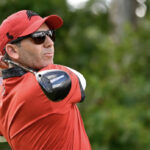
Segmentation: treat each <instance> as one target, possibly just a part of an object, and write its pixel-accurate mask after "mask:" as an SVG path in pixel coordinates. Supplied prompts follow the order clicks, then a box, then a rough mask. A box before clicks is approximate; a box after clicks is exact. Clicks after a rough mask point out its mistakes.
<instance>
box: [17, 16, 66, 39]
mask: <svg viewBox="0 0 150 150" xmlns="http://www.w3.org/2000/svg"><path fill="white" fill-rule="evenodd" d="M43 23H46V24H47V25H48V27H49V29H52V30H56V29H58V28H60V27H61V26H62V25H63V20H62V19H61V17H59V16H57V15H50V16H48V17H45V18H41V19H40V20H37V21H35V22H34V23H33V24H32V25H30V26H29V27H28V28H27V29H26V30H25V31H24V32H23V33H22V34H21V35H20V37H21V36H26V35H28V34H31V33H33V32H35V31H36V30H38V29H39V28H40V26H41V25H42V24H43Z"/></svg>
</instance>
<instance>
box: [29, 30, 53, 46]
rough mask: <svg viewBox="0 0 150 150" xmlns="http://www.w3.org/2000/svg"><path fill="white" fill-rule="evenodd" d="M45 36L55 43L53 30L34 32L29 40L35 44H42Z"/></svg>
mask: <svg viewBox="0 0 150 150" xmlns="http://www.w3.org/2000/svg"><path fill="white" fill-rule="evenodd" d="M46 36H49V37H50V38H51V40H52V41H53V42H54V41H55V31H53V30H49V31H39V32H35V33H33V34H32V35H31V38H32V39H33V41H34V43H35V44H42V43H44V41H45V39H46Z"/></svg>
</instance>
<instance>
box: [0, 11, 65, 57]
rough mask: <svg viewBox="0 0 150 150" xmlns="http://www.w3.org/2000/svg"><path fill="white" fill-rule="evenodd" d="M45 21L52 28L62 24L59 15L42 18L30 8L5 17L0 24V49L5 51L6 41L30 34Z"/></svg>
mask: <svg viewBox="0 0 150 150" xmlns="http://www.w3.org/2000/svg"><path fill="white" fill-rule="evenodd" d="M43 23H46V24H47V25H48V27H49V28H50V29H52V30H56V29H58V28H60V27H61V26H62V24H63V20H62V19H61V17H59V16H57V15H50V16H47V17H44V18H42V17H41V16H39V15H38V14H37V13H35V12H33V11H31V10H21V11H19V12H16V13H14V14H12V15H10V16H9V17H7V18H6V19H5V20H4V21H3V22H2V24H1V25H0V51H1V52H2V54H4V53H5V51H4V47H5V45H6V44H7V43H8V42H11V41H12V40H15V39H17V38H18V37H22V36H25V35H28V34H31V33H33V32H35V31H36V30H38V28H39V27H40V26H41V25H42V24H43Z"/></svg>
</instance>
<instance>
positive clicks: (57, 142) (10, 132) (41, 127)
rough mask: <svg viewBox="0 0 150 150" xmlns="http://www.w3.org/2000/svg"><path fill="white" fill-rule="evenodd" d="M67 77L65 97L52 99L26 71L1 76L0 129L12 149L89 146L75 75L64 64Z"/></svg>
mask: <svg viewBox="0 0 150 150" xmlns="http://www.w3.org/2000/svg"><path fill="white" fill-rule="evenodd" d="M48 69H59V70H63V71H65V72H67V74H68V75H69V76H70V79H71V90H70V92H69V94H68V95H67V97H66V98H64V99H63V100H61V101H59V102H53V101H51V100H50V99H48V98H47V96H46V95H45V94H44V92H43V91H42V90H41V87H40V85H39V83H38V82H37V80H36V78H35V76H34V75H33V74H32V73H30V72H28V73H26V74H24V75H22V76H20V77H10V78H7V79H4V81H3V85H2V86H1V88H0V132H1V134H2V135H3V136H4V137H5V138H6V139H7V141H8V143H9V144H10V146H11V148H12V149H13V150H91V147H90V143H89V140H88V137H87V135H86V132H85V129H84V125H83V121H82V119H81V115H80V112H79V110H78V107H77V105H76V103H78V102H80V100H81V98H82V93H81V89H80V84H79V79H78V77H77V76H76V75H75V74H74V73H73V72H71V71H70V70H69V69H67V68H66V67H64V66H60V65H49V66H48V67H46V68H44V69H43V70H48Z"/></svg>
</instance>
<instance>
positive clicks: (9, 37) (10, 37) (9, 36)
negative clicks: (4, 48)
mask: <svg viewBox="0 0 150 150" xmlns="http://www.w3.org/2000/svg"><path fill="white" fill-rule="evenodd" d="M6 35H7V38H8V39H11V40H12V39H13V38H14V37H13V36H12V35H10V34H9V32H7V33H6Z"/></svg>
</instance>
